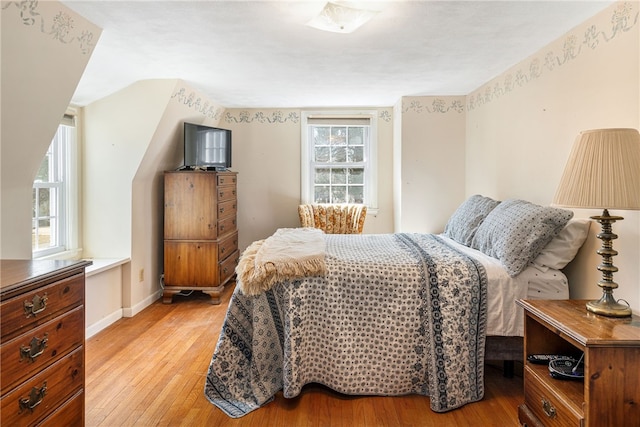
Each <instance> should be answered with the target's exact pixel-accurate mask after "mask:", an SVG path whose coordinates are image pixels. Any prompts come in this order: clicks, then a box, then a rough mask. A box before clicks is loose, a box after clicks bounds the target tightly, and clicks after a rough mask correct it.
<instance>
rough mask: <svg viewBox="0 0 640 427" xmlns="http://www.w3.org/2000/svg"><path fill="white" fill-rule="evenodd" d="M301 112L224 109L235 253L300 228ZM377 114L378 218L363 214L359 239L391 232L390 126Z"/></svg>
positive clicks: (383, 111)
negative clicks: (229, 136)
mask: <svg viewBox="0 0 640 427" xmlns="http://www.w3.org/2000/svg"><path fill="white" fill-rule="evenodd" d="M368 109H369V110H370V109H371V108H368ZM349 110H350V111H352V110H354V109H353V108H351V109H349ZM301 111H302V110H301V109H229V110H227V111H226V113H225V115H224V117H223V119H222V120H221V123H220V126H221V127H224V128H227V129H231V130H232V132H233V159H232V161H233V167H232V168H231V169H232V170H233V171H235V172H238V229H239V245H240V249H241V250H243V249H244V248H246V247H247V246H248V245H249V244H250V243H251V242H253V241H255V240H259V239H264V238H266V237H268V236H269V235H271V234H272V233H273V232H274V231H275V230H276V229H278V228H282V227H298V226H299V225H300V221H299V219H298V205H299V204H300V137H301ZM314 111H317V110H316V109H314ZM332 111H337V110H335V109H332ZM377 111H378V132H377V133H378V212H377V214H367V219H366V221H365V226H364V232H365V233H388V232H392V231H393V195H392V193H393V187H392V186H393V182H392V181H393V175H392V172H393V165H392V155H393V154H392V153H393V120H392V117H391V109H387V108H378V109H377Z"/></svg>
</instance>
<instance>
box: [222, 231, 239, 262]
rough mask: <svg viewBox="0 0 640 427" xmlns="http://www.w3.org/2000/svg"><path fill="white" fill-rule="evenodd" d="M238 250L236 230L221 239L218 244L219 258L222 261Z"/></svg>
mask: <svg viewBox="0 0 640 427" xmlns="http://www.w3.org/2000/svg"><path fill="white" fill-rule="evenodd" d="M237 250H238V233H237V232H236V233H233V234H232V235H230V236H229V237H225V238H224V239H222V240H221V241H220V243H219V244H218V259H219V260H221V261H222V260H224V259H226V258H227V257H228V256H229V255H231V254H232V253H234V252H235V251H237Z"/></svg>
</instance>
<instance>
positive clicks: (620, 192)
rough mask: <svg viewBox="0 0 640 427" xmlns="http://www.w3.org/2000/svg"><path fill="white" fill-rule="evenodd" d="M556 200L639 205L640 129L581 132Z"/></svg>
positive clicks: (607, 205)
mask: <svg viewBox="0 0 640 427" xmlns="http://www.w3.org/2000/svg"><path fill="white" fill-rule="evenodd" d="M553 203H554V204H555V205H559V206H566V207H575V208H593V209H633V210H638V209H640V133H638V131H637V130H636V129H594V130H587V131H583V132H581V133H580V135H578V137H577V138H576V141H575V143H574V145H573V148H572V149H571V153H570V154H569V159H568V160H567V164H566V166H565V169H564V173H563V174H562V178H561V179H560V184H559V185H558V190H557V191H556V195H555V197H554V199H553Z"/></svg>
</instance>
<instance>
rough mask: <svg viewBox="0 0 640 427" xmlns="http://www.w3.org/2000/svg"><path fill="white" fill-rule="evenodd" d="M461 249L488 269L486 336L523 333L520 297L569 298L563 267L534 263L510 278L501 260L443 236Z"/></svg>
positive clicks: (518, 334) (522, 313)
mask: <svg viewBox="0 0 640 427" xmlns="http://www.w3.org/2000/svg"><path fill="white" fill-rule="evenodd" d="M440 237H442V238H443V239H445V240H446V241H447V242H449V243H451V245H453V246H455V247H456V248H458V249H459V250H460V251H461V252H463V253H465V254H467V255H469V256H471V257H473V258H474V259H477V260H478V261H480V262H481V263H482V265H483V266H484V268H485V270H486V271H487V278H488V279H489V280H488V285H487V286H488V289H487V335H499V336H520V337H521V336H524V310H523V309H522V307H520V306H518V305H516V300H517V299H521V298H523V299H568V298H569V282H568V280H567V276H565V275H564V273H562V272H561V271H560V270H553V269H548V270H547V271H542V270H540V269H538V268H536V267H535V266H534V265H530V266H529V267H527V268H526V269H525V270H524V271H523V272H522V273H520V274H519V275H518V276H516V277H510V276H509V275H508V274H507V272H506V271H505V270H504V268H503V267H502V265H501V264H500V261H498V260H497V259H495V258H492V257H490V256H488V255H486V254H484V253H483V252H480V251H478V250H476V249H473V248H470V247H468V246H464V245H461V244H459V243H458V242H456V241H454V240H452V239H449V238H448V237H446V236H444V235H440Z"/></svg>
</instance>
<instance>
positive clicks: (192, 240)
mask: <svg viewBox="0 0 640 427" xmlns="http://www.w3.org/2000/svg"><path fill="white" fill-rule="evenodd" d="M237 209H238V202H237V174H236V173H235V172H231V171H222V172H220V171H200V170H194V171H187V170H185V171H171V172H165V175H164V289H163V302H164V303H171V300H172V297H173V295H175V294H176V293H178V292H182V291H185V290H198V291H202V292H204V293H206V294H208V295H209V296H211V302H212V303H213V304H219V303H220V294H221V292H222V291H223V290H224V285H225V283H226V282H228V281H229V279H231V278H232V277H233V275H234V273H235V267H236V265H237V264H238V258H239V254H238V227H237V219H236V213H237Z"/></svg>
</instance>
